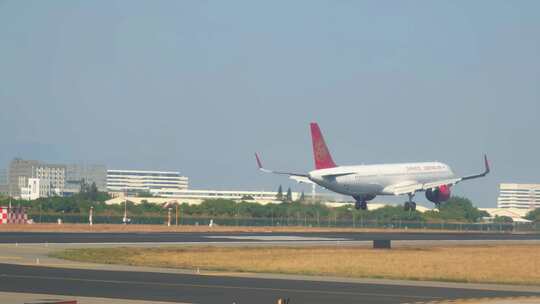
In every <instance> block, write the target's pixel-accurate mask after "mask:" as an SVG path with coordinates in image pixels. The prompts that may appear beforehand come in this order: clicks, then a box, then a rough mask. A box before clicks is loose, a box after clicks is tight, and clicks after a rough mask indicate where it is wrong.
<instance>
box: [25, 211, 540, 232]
mask: <svg viewBox="0 0 540 304" xmlns="http://www.w3.org/2000/svg"><path fill="white" fill-rule="evenodd" d="M128 217H129V218H130V224H151V225H165V224H166V223H167V215H163V216H144V215H132V216H128ZM28 218H31V219H33V220H34V222H36V223H56V222H57V221H58V219H61V220H62V222H64V223H88V215H84V214H82V215H79V214H29V216H28ZM211 220H213V222H214V224H216V225H220V226H301V227H340V228H384V229H430V230H455V231H501V232H520V231H523V232H526V231H538V232H540V223H455V222H422V221H420V222H418V221H403V220H378V219H369V220H368V219H363V218H353V219H347V220H343V219H335V218H320V219H316V218H307V217H304V218H299V217H285V218H240V217H238V218H236V217H229V218H220V217H191V216H189V217H186V216H182V217H179V219H178V225H209V223H210V221H211ZM93 222H94V224H122V223H123V217H122V216H116V215H111V216H107V215H95V216H94V217H93ZM171 225H176V222H175V217H174V215H173V216H172V218H171Z"/></svg>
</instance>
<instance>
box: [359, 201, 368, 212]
mask: <svg viewBox="0 0 540 304" xmlns="http://www.w3.org/2000/svg"><path fill="white" fill-rule="evenodd" d="M360 209H362V210H367V202H366V201H363V202H362V203H360Z"/></svg>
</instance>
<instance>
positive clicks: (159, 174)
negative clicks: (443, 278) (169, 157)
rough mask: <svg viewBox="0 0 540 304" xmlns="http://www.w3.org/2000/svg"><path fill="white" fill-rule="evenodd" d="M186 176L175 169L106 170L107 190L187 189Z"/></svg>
mask: <svg viewBox="0 0 540 304" xmlns="http://www.w3.org/2000/svg"><path fill="white" fill-rule="evenodd" d="M187 188H188V178H187V177H186V176H182V175H180V172H175V171H142V170H107V190H108V191H109V192H120V193H123V192H127V193H141V192H148V193H154V192H163V191H178V190H187Z"/></svg>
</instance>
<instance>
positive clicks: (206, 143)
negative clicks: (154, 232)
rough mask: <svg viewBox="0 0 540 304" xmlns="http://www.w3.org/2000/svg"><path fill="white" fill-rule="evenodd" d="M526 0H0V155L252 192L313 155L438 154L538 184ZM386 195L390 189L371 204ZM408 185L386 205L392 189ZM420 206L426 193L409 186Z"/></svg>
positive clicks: (481, 200) (475, 184)
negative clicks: (258, 160)
mask: <svg viewBox="0 0 540 304" xmlns="http://www.w3.org/2000/svg"><path fill="white" fill-rule="evenodd" d="M539 11H540V2H538V1H512V2H511V1H401V2H398V1H266V2H262V1H0V83H1V85H0V106H1V111H0V136H1V147H2V149H1V151H0V167H5V166H7V163H8V162H9V160H10V159H12V158H13V157H15V156H20V157H24V158H34V159H40V160H44V161H50V162H86V163H94V162H97V163H104V164H106V165H108V166H109V167H111V168H124V169H164V170H179V171H181V172H182V173H183V174H185V175H188V176H189V177H190V178H191V180H190V182H191V185H192V187H193V188H218V189H226V188H233V189H244V188H246V189H265V190H274V189H276V188H277V186H278V185H279V184H283V185H284V186H285V187H287V186H289V185H290V186H293V187H294V188H295V189H298V190H299V189H302V187H299V186H297V185H295V184H294V183H293V182H292V181H289V180H288V179H286V178H283V177H275V176H267V175H262V174H260V173H259V172H258V171H257V170H256V165H255V161H254V159H253V152H254V151H259V152H260V153H261V155H262V158H263V161H264V162H265V164H266V165H267V166H269V167H274V168H278V169H288V170H293V171H299V172H304V171H308V170H311V169H312V168H313V160H312V156H311V142H310V137H309V129H308V123H309V122H310V121H317V122H319V123H320V125H321V127H322V129H323V132H324V134H325V137H326V141H327V143H328V144H329V146H330V149H331V150H332V153H333V156H334V159H335V160H336V162H337V163H339V164H357V163H366V164H368V163H383V162H402V161H428V160H439V161H444V162H446V163H448V164H449V165H450V166H452V168H453V169H454V171H455V172H456V173H458V174H470V173H475V172H476V171H480V170H481V169H482V160H481V157H482V154H483V153H484V152H487V153H488V155H489V156H490V159H491V161H492V163H493V174H491V175H490V176H489V177H488V178H486V179H482V180H476V181H472V182H470V183H463V184H460V185H458V186H457V187H456V188H455V189H454V193H457V194H459V195H464V196H467V197H470V198H471V199H473V200H474V202H475V203H476V204H477V205H479V206H485V207H487V206H494V205H495V203H496V197H497V190H498V189H497V186H498V184H499V183H500V182H540V178H539V176H538V168H539V162H538V155H539V148H540V141H539V140H538V138H539V137H538V134H539V133H540V132H539V131H540V119H539V115H540V86H539V84H540V18H538V12H539ZM380 200H386V199H384V198H383V199H379V201H380ZM403 200H404V198H402V199H399V200H391V201H396V202H397V201H403ZM417 200H418V201H419V202H420V203H422V202H424V203H425V199H424V198H423V197H422V198H418V199H417Z"/></svg>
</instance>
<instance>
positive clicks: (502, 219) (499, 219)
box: [493, 215, 514, 224]
mask: <svg viewBox="0 0 540 304" xmlns="http://www.w3.org/2000/svg"><path fill="white" fill-rule="evenodd" d="M493 222H494V223H501V224H504V223H510V224H511V223H513V222H514V220H513V219H512V218H511V217H509V216H505V215H503V216H498V215H496V216H495V218H494V219H493Z"/></svg>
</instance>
